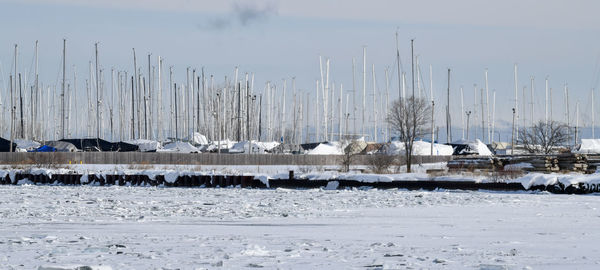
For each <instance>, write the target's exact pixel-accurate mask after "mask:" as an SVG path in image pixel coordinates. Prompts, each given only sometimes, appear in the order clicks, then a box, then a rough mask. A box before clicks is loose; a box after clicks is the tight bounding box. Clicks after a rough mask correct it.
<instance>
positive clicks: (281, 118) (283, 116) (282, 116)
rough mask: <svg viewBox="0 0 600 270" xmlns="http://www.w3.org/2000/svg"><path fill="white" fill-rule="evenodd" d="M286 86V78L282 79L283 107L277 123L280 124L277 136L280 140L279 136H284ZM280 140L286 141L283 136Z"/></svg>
mask: <svg viewBox="0 0 600 270" xmlns="http://www.w3.org/2000/svg"><path fill="white" fill-rule="evenodd" d="M286 88H287V80H285V79H284V80H283V96H282V100H283V101H282V103H283V105H282V107H283V109H282V113H281V117H280V118H279V125H280V129H281V137H280V138H279V139H280V140H281V138H284V137H285V119H286V118H285V90H286ZM282 142H287V141H286V140H285V138H284V139H283V141H282Z"/></svg>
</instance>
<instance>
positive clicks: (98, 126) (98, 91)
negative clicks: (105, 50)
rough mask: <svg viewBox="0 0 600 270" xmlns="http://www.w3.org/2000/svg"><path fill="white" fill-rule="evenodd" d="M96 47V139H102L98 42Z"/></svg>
mask: <svg viewBox="0 0 600 270" xmlns="http://www.w3.org/2000/svg"><path fill="white" fill-rule="evenodd" d="M94 47H95V51H96V99H97V100H96V126H97V128H96V138H100V129H101V127H102V124H101V123H100V76H99V73H100V70H99V68H98V42H96V44H94ZM63 98H64V91H63ZM63 104H64V100H63Z"/></svg>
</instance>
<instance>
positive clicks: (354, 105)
mask: <svg viewBox="0 0 600 270" xmlns="http://www.w3.org/2000/svg"><path fill="white" fill-rule="evenodd" d="M356 112H357V108H356V58H355V57H352V118H353V120H352V125H353V132H354V134H356V133H357V132H356V131H357V130H356V120H357V119H358V118H357V117H356ZM346 113H348V112H346ZM346 132H348V129H347V127H346Z"/></svg>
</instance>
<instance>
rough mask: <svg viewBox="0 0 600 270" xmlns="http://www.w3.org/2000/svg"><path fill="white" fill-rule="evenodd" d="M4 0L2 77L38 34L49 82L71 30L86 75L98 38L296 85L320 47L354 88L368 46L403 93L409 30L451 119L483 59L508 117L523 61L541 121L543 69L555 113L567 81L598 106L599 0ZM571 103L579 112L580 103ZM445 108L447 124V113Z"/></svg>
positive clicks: (120, 64) (177, 63)
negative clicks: (400, 75)
mask: <svg viewBox="0 0 600 270" xmlns="http://www.w3.org/2000/svg"><path fill="white" fill-rule="evenodd" d="M0 5H1V7H2V8H0V23H1V25H2V34H1V35H0V61H1V64H2V65H1V68H2V74H3V79H4V80H7V78H8V72H9V71H8V70H9V69H10V68H11V67H12V63H11V61H12V60H11V59H12V57H13V46H14V44H15V43H16V44H19V46H20V48H21V51H20V54H19V57H20V60H19V61H20V62H21V68H22V71H21V72H31V69H32V59H33V46H34V42H35V40H39V42H40V46H41V47H40V61H41V62H40V68H41V72H42V74H41V76H42V80H43V81H46V82H47V83H56V82H58V78H59V75H60V70H59V67H60V59H61V55H60V54H61V46H62V39H63V38H67V40H68V41H67V42H68V56H67V57H68V58H67V61H68V65H69V66H70V69H72V66H75V67H76V68H77V70H80V72H81V73H83V74H86V73H87V65H88V61H89V60H91V59H92V57H93V44H94V43H95V42H100V57H101V64H102V66H103V67H104V68H106V69H110V68H111V67H115V68H117V69H121V70H123V69H129V70H131V68H132V65H133V64H132V56H131V48H136V51H137V52H138V53H139V54H141V55H147V54H148V53H152V54H153V55H154V56H158V55H161V56H163V57H164V58H165V63H166V64H167V65H169V66H171V65H172V66H174V68H175V70H176V72H178V73H177V74H178V79H179V80H183V79H184V78H185V68H186V67H194V68H200V67H205V69H206V70H207V72H208V73H209V74H214V75H215V76H216V77H217V78H224V76H230V77H231V76H232V75H233V69H234V67H235V66H239V67H240V71H241V72H242V73H243V72H254V73H255V74H256V85H257V88H262V85H264V83H265V82H266V81H268V80H270V81H274V82H278V83H280V82H281V80H282V79H283V78H291V77H296V78H297V87H298V88H299V89H304V90H309V91H313V92H314V85H315V83H314V82H315V80H316V79H318V78H319V55H322V56H323V57H328V58H330V59H331V72H332V75H331V78H332V79H331V80H332V81H333V82H335V83H336V84H340V83H343V84H344V89H351V88H352V57H356V59H357V65H358V66H357V73H356V76H357V79H356V80H357V84H359V83H358V82H360V80H361V66H362V48H363V46H366V47H367V65H368V70H369V76H368V77H369V79H368V85H369V87H368V89H369V90H370V89H371V87H370V85H372V83H371V76H370V68H371V65H372V64H374V65H375V69H376V73H377V74H376V77H377V85H378V86H377V87H378V88H379V91H384V90H385V81H384V69H385V68H386V67H389V69H390V72H391V73H392V77H391V79H392V80H393V81H392V82H391V83H390V84H391V92H392V93H393V94H392V97H393V98H396V97H397V94H396V93H397V85H398V83H397V75H395V76H394V74H395V72H396V69H395V46H396V45H395V32H396V31H398V33H399V42H400V51H401V62H402V69H403V70H404V71H406V72H407V75H408V76H410V39H411V38H415V54H417V55H419V57H420V64H421V70H422V72H423V75H422V76H423V79H424V80H426V81H427V89H426V90H427V91H429V86H428V85H429V84H428V80H429V72H428V70H429V65H432V67H433V80H434V96H436V99H438V98H439V100H438V101H437V104H442V105H445V103H446V102H445V101H444V99H442V97H443V96H442V95H445V90H446V84H447V76H446V74H447V71H446V70H447V68H451V69H452V76H451V92H452V97H451V99H452V101H451V102H452V103H454V105H452V106H453V107H452V108H451V110H453V115H454V116H453V117H454V118H455V120H454V121H453V122H454V123H459V122H457V121H460V120H459V117H460V116H459V113H460V112H458V111H459V110H460V106H457V105H456V104H458V105H459V104H460V99H459V98H460V95H459V94H458V89H459V87H460V86H464V88H465V90H464V91H465V102H466V103H467V109H472V108H469V107H473V105H472V104H473V102H474V101H473V91H474V84H477V85H478V87H481V86H482V85H483V79H484V70H485V69H486V68H487V69H488V70H489V88H490V91H492V90H494V89H495V90H496V91H497V112H496V114H497V116H498V118H499V119H503V120H505V121H507V122H508V121H509V120H510V119H511V113H510V108H511V107H512V104H513V103H514V80H513V65H514V64H515V63H518V65H519V74H518V75H519V88H520V90H522V88H523V87H524V86H527V89H528V90H527V91H529V87H530V76H534V77H535V93H534V94H535V96H536V98H537V101H536V102H535V111H536V117H537V118H539V119H542V118H543V106H544V78H545V77H546V76H549V79H550V86H551V87H552V88H553V94H554V110H553V114H554V118H557V119H559V120H562V119H563V118H564V117H563V116H564V115H563V103H562V102H563V100H564V98H563V86H564V84H565V83H568V85H569V89H570V95H571V96H570V101H572V105H571V106H573V108H574V106H575V103H576V102H577V101H579V102H580V103H581V104H580V106H581V108H580V110H581V115H582V119H586V120H587V119H589V115H590V113H591V99H590V89H591V88H592V87H596V88H597V87H598V79H599V71H598V60H599V56H600V54H599V53H600V46H599V45H600V35H599V34H600V19H599V18H600V17H599V16H598V15H597V12H598V10H600V2H598V1H577V0H571V1H557V0H547V1H531V0H506V1H481V0H463V1H445V0H437V1H433V0H430V1H395V0H386V1H384V0H379V1H361V0H345V1H331V0H303V1H277V0H273V1H192V0H170V1H159V0H145V1H142V0H103V1H99V0H45V1H44V0H18V1H17V0H14V1H10V0H8V1H7V0H0ZM144 65H145V63H144ZM3 84H4V85H5V84H6V82H3ZM359 85H360V84H359ZM258 86H260V87H258ZM529 96H530V94H527V99H529ZM490 98H491V97H490ZM528 102H529V101H528ZM596 107H597V108H598V106H596ZM440 111H442V109H439V110H438V112H440ZM571 111H572V113H573V116H572V117H573V118H574V113H575V110H574V109H573V110H571ZM437 118H438V119H440V121H439V123H440V124H441V123H442V121H441V119H442V117H441V116H438V117H437ZM457 119H458V120H457ZM582 122H584V124H585V122H586V121H583V120H582Z"/></svg>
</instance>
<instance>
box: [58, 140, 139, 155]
mask: <svg viewBox="0 0 600 270" xmlns="http://www.w3.org/2000/svg"><path fill="white" fill-rule="evenodd" d="M61 141H63V142H69V143H72V144H73V145H75V147H77V149H80V150H83V151H86V152H99V151H102V152H132V151H138V149H139V147H138V146H137V145H133V144H128V143H124V142H118V143H112V142H109V141H105V140H103V139H62V140H61Z"/></svg>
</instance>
